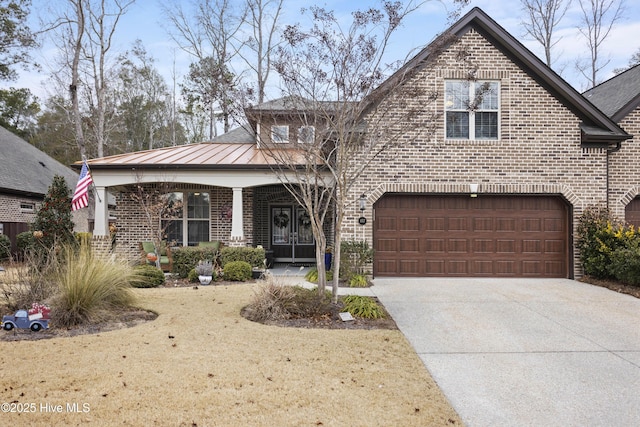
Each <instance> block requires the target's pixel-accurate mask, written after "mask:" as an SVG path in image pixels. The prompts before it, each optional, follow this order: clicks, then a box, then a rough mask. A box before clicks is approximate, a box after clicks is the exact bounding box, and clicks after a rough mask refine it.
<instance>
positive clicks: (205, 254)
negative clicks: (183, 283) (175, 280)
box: [171, 246, 220, 279]
mask: <svg viewBox="0 0 640 427" xmlns="http://www.w3.org/2000/svg"><path fill="white" fill-rule="evenodd" d="M171 255H172V256H173V273H176V274H177V275H178V276H180V277H181V278H183V279H184V278H185V277H187V276H188V275H189V272H190V271H191V269H193V268H195V266H196V265H198V263H199V262H200V261H202V260H206V261H211V263H212V264H213V269H214V271H216V270H219V269H220V262H219V258H220V252H219V251H218V250H217V249H216V248H212V247H206V246H202V247H201V246H184V247H181V248H178V249H174V250H172V251H171Z"/></svg>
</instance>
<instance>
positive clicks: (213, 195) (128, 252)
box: [116, 184, 253, 262]
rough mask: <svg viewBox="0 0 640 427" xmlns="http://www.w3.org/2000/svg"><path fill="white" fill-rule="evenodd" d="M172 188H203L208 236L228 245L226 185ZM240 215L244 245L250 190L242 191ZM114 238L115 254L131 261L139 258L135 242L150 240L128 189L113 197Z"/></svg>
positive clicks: (249, 229) (249, 227)
mask: <svg viewBox="0 0 640 427" xmlns="http://www.w3.org/2000/svg"><path fill="white" fill-rule="evenodd" d="M174 188H175V191H194V190H197V191H207V192H209V197H210V207H211V212H210V215H211V216H210V224H211V229H210V231H209V233H210V239H211V240H220V241H222V242H223V243H224V244H226V245H229V243H230V242H229V238H230V235H231V217H229V216H228V215H227V212H228V211H229V210H230V209H231V208H232V202H233V191H232V189H230V188H223V187H208V186H197V185H190V184H177V185H175V187H174ZM242 196H243V209H244V212H243V217H244V230H243V231H244V237H245V241H244V243H245V244H248V245H251V244H252V243H253V223H252V220H251V218H252V209H253V190H252V189H244V190H243V194H242ZM117 228H118V233H117V238H116V253H117V254H118V255H119V256H121V257H123V258H124V259H128V260H129V261H131V262H137V260H139V259H140V249H139V243H140V242H141V241H148V240H150V239H151V232H152V231H151V228H150V226H149V225H148V221H147V220H146V219H145V217H144V214H143V210H142V209H141V207H140V204H139V203H138V202H137V201H136V200H134V199H133V198H132V193H131V192H130V191H122V192H120V193H119V194H118V196H117Z"/></svg>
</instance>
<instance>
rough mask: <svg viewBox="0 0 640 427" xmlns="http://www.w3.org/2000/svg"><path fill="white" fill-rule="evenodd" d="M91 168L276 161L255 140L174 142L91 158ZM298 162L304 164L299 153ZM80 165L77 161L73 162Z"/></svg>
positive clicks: (252, 165)
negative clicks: (161, 146) (168, 144)
mask: <svg viewBox="0 0 640 427" xmlns="http://www.w3.org/2000/svg"><path fill="white" fill-rule="evenodd" d="M87 163H88V164H89V167H90V168H91V169H130V168H135V167H144V168H146V169H149V168H159V169H163V168H164V169H166V168H169V169H171V168H194V169H270V168H271V167H273V166H275V165H277V164H278V162H277V161H276V159H275V158H274V157H272V156H270V155H269V151H267V150H262V149H260V148H258V147H257V145H256V144H255V143H215V142H204V143H199V144H187V145H178V146H175V147H164V148H156V149H153V150H146V151H137V152H134V153H125V154H118V155H114V156H108V157H102V158H97V159H92V160H89V161H88V162H87ZM300 164H304V160H303V158H302V156H301V161H300ZM79 165H81V163H80V162H78V163H76V166H79Z"/></svg>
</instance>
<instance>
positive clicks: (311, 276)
mask: <svg viewBox="0 0 640 427" xmlns="http://www.w3.org/2000/svg"><path fill="white" fill-rule="evenodd" d="M326 274H327V282H330V281H332V280H333V271H327V273H326ZM304 279H305V280H306V281H307V282H310V283H318V269H317V268H315V267H313V268H311V269H309V271H308V272H307V274H305V275H304Z"/></svg>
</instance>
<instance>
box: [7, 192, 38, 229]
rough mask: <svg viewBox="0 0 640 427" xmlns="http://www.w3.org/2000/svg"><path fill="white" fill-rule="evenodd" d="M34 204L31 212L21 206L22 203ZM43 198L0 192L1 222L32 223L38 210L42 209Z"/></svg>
mask: <svg viewBox="0 0 640 427" xmlns="http://www.w3.org/2000/svg"><path fill="white" fill-rule="evenodd" d="M23 203H24V204H28V205H33V206H34V209H33V211H31V212H29V211H27V210H25V209H23V208H21V207H20V205H21V204H23ZM41 204H42V199H39V200H36V199H31V198H28V197H20V196H15V195H11V194H0V222H24V223H32V222H33V221H34V220H35V219H36V212H37V211H38V209H40V205H41Z"/></svg>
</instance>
